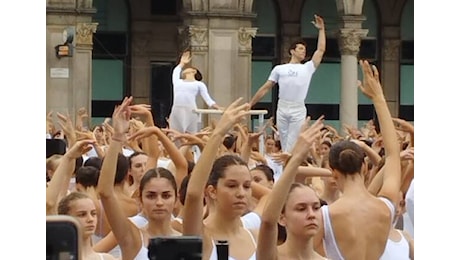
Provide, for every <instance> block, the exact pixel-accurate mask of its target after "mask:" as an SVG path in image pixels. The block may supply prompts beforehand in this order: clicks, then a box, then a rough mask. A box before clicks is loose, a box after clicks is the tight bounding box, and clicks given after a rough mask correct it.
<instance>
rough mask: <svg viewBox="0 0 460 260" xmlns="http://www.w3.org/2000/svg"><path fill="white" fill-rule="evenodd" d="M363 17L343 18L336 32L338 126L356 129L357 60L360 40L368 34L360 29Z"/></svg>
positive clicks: (365, 30)
mask: <svg viewBox="0 0 460 260" xmlns="http://www.w3.org/2000/svg"><path fill="white" fill-rule="evenodd" d="M364 20H365V18H364V17H363V16H343V17H342V21H341V22H342V24H341V25H342V26H341V28H339V30H338V35H337V37H338V42H339V48H340V53H341V94H340V124H341V125H344V124H347V125H350V126H355V127H358V88H357V86H356V82H357V80H358V59H357V55H358V53H359V47H360V45H361V39H362V38H363V37H365V36H366V35H367V33H368V30H367V29H361V23H362V21H364Z"/></svg>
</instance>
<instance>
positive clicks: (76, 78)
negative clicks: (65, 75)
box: [71, 23, 98, 125]
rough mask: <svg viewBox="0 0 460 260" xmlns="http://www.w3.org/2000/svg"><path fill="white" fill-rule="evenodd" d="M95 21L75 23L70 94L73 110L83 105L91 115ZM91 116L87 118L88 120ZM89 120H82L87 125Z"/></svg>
mask: <svg viewBox="0 0 460 260" xmlns="http://www.w3.org/2000/svg"><path fill="white" fill-rule="evenodd" d="M97 25H98V24H97V23H77V26H76V33H75V50H74V56H73V58H72V69H71V71H72V72H73V77H72V81H71V84H72V96H73V111H78V109H79V108H80V107H85V108H86V109H87V111H88V115H90V116H91V100H92V80H93V75H92V56H93V33H95V32H96V30H97ZM90 119H91V118H88V120H90ZM89 124H90V122H89V121H87V122H84V125H89Z"/></svg>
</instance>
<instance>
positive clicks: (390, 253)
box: [380, 229, 410, 260]
mask: <svg viewBox="0 0 460 260" xmlns="http://www.w3.org/2000/svg"><path fill="white" fill-rule="evenodd" d="M396 231H398V233H399V235H400V236H401V239H400V240H399V241H393V240H391V239H389V238H388V240H387V245H386V246H385V251H383V254H382V256H381V257H380V260H410V247H409V242H408V241H407V240H406V237H405V236H404V235H403V233H402V232H401V231H400V230H398V229H396Z"/></svg>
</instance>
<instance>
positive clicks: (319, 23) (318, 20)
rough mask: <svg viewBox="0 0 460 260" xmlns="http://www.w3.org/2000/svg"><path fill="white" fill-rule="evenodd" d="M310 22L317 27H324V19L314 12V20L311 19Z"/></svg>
mask: <svg viewBox="0 0 460 260" xmlns="http://www.w3.org/2000/svg"><path fill="white" fill-rule="evenodd" d="M311 23H312V24H313V25H314V26H315V27H316V28H317V29H318V30H322V29H324V20H323V18H322V17H321V16H319V15H316V14H315V20H314V21H311Z"/></svg>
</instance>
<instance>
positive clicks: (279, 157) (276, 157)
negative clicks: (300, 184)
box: [270, 152, 291, 165]
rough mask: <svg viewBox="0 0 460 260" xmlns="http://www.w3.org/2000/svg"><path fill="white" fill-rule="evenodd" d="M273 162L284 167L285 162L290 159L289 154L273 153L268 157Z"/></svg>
mask: <svg viewBox="0 0 460 260" xmlns="http://www.w3.org/2000/svg"><path fill="white" fill-rule="evenodd" d="M270 156H271V157H272V159H273V161H274V162H276V163H278V164H282V165H286V162H287V160H288V159H289V158H290V157H291V154H290V153H287V152H282V153H273V154H271V155H270Z"/></svg>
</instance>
